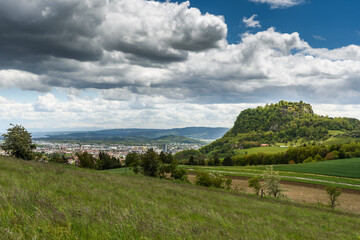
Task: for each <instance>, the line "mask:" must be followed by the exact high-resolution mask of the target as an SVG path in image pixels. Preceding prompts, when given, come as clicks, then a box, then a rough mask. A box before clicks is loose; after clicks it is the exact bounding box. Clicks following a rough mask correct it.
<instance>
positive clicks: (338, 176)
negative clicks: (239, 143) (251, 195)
mask: <svg viewBox="0 0 360 240" xmlns="http://www.w3.org/2000/svg"><path fill="white" fill-rule="evenodd" d="M184 167H186V168H189V169H193V171H200V170H207V171H221V172H222V174H225V175H229V176H244V177H252V176H254V174H261V173H262V172H263V170H265V169H266V167H267V166H242V167H239V166H234V167H223V166H221V167H220V166H219V167H209V166H207V167H202V166H184ZM273 167H274V170H276V171H280V176H281V178H282V179H283V180H290V181H296V182H307V183H314V184H319V185H325V186H327V185H336V186H338V187H342V188H350V189H357V190H360V187H356V186H346V185H342V184H338V185H337V184H331V183H326V182H318V181H313V180H311V179H315V180H324V181H330V182H336V183H345V184H353V185H359V186H360V158H351V159H341V160H329V161H323V162H316V163H302V164H283V165H274V166H273ZM292 177H296V178H305V179H294V178H292Z"/></svg>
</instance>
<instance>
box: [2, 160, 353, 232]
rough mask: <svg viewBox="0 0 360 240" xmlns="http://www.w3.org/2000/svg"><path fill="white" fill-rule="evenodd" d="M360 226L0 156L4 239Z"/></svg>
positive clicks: (251, 200)
mask: <svg viewBox="0 0 360 240" xmlns="http://www.w3.org/2000/svg"><path fill="white" fill-rule="evenodd" d="M359 226H360V218H359V216H358V215H349V214H346V213H343V212H339V211H331V210H325V209H322V208H319V209H317V208H308V207H304V206H296V205H294V204H292V203H286V202H276V201H273V200H259V199H256V198H255V197H249V196H245V195H241V194H236V193H232V192H228V191H224V190H217V189H206V188H203V187H197V186H193V185H190V184H179V183H174V182H169V181H166V180H159V179H153V178H147V177H142V176H123V175H119V174H113V173H105V172H96V171H91V170H84V169H78V168H74V167H71V166H64V165H56V164H43V163H38V162H26V161H22V160H17V159H12V158H0V239H357V238H358V237H359V236H360V229H359Z"/></svg>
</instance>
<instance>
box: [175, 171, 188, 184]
mask: <svg viewBox="0 0 360 240" xmlns="http://www.w3.org/2000/svg"><path fill="white" fill-rule="evenodd" d="M171 178H173V179H175V180H180V181H183V182H188V171H187V170H186V169H185V168H175V169H174V170H173V171H172V172H171Z"/></svg>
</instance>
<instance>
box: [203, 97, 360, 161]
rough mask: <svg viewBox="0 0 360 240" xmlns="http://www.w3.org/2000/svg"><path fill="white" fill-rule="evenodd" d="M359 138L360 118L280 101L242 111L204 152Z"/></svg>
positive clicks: (332, 141)
mask: <svg viewBox="0 0 360 240" xmlns="http://www.w3.org/2000/svg"><path fill="white" fill-rule="evenodd" d="M359 137H360V121H359V120H357V119H354V118H331V117H328V116H320V115H317V114H315V113H314V112H313V110H312V107H311V105H310V104H307V103H304V102H302V101H300V102H286V101H280V102H279V103H276V104H267V105H266V106H264V107H261V106H260V107H257V108H254V109H250V108H249V109H246V110H244V111H242V112H241V113H240V114H239V116H238V117H237V119H236V121H235V123H234V126H233V127H232V128H231V129H230V130H229V131H228V132H227V133H226V134H225V135H224V136H223V137H222V138H221V139H218V140H217V141H215V142H213V143H211V144H210V145H207V146H205V147H203V148H202V152H204V153H210V152H218V153H220V154H229V153H231V152H232V151H234V150H236V149H243V148H249V147H258V146H260V144H269V145H275V144H276V143H280V144H283V145H284V144H287V143H291V144H290V145H303V144H312V143H325V144H326V143H329V144H334V143H337V142H349V141H355V140H358V139H359Z"/></svg>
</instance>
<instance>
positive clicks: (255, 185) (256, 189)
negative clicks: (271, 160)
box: [248, 176, 261, 195]
mask: <svg viewBox="0 0 360 240" xmlns="http://www.w3.org/2000/svg"><path fill="white" fill-rule="evenodd" d="M248 183H249V187H252V188H254V192H255V194H256V195H259V191H260V188H261V185H260V181H259V176H255V177H252V178H250V179H249V180H248Z"/></svg>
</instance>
